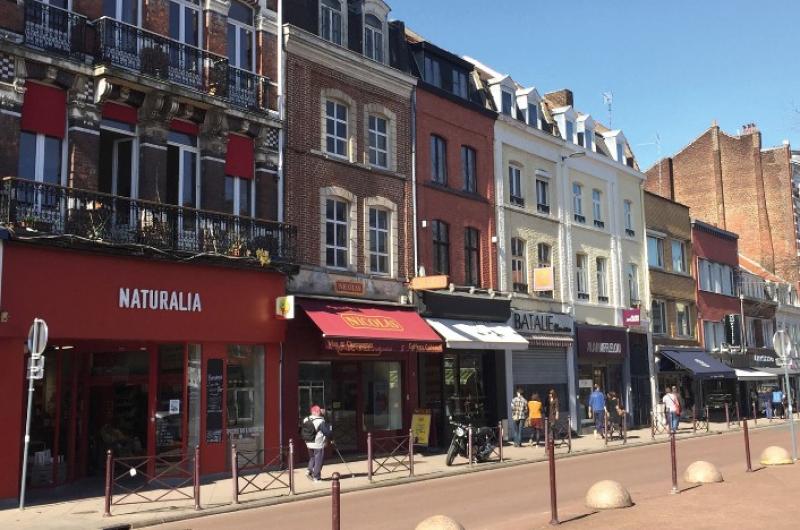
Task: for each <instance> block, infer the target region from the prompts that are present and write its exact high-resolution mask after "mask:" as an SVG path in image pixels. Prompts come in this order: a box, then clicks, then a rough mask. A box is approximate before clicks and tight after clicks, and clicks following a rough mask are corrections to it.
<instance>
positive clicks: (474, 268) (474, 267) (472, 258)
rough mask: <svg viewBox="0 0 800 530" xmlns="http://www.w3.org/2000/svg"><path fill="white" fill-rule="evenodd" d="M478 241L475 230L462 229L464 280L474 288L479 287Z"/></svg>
mask: <svg viewBox="0 0 800 530" xmlns="http://www.w3.org/2000/svg"><path fill="white" fill-rule="evenodd" d="M480 239H481V236H480V232H479V231H478V229H477V228H465V229H464V279H465V280H466V282H467V285H474V286H476V287H480V285H481V271H480V257H479V256H480Z"/></svg>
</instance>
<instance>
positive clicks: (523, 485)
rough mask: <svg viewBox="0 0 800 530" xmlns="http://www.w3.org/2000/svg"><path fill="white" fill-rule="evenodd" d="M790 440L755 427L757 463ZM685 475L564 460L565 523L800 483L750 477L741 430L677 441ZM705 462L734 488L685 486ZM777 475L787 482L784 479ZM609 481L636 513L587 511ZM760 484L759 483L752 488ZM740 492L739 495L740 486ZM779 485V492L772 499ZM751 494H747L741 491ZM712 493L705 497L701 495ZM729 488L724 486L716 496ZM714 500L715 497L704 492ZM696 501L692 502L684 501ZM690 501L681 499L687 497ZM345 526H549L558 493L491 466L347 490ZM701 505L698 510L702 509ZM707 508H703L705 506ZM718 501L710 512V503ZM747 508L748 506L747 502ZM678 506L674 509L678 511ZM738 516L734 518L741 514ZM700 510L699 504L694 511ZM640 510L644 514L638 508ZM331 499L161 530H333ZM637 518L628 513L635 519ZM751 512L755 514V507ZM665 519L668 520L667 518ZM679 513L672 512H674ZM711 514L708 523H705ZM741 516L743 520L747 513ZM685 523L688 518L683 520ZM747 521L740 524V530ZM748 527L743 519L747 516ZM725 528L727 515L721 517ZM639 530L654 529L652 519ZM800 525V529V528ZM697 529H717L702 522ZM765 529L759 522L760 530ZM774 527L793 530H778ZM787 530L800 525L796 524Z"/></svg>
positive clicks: (647, 449) (533, 478)
mask: <svg viewBox="0 0 800 530" xmlns="http://www.w3.org/2000/svg"><path fill="white" fill-rule="evenodd" d="M789 441H790V438H789V435H788V432H787V428H786V427H779V428H770V429H759V430H757V431H751V448H752V454H753V462H754V466H758V463H757V460H758V456H759V454H760V453H761V451H762V450H763V448H765V447H766V446H768V445H781V446H783V447H787V448H788V447H789ZM677 454H678V476H679V486H680V488H681V490H683V492H682V494H681V495H679V496H677V497H675V496H670V495H669V490H670V489H671V471H670V458H669V444H659V445H650V446H644V447H633V448H630V449H625V450H623V451H613V452H607V453H601V454H594V455H585V456H576V457H572V458H567V459H563V460H558V461H557V481H558V496H559V515H560V517H561V520H562V521H565V520H572V522H571V523H570V524H569V525H568V526H569V528H606V527H608V526H606V524H602V525H598V523H599V522H600V521H605V522H606V523H607V524H608V525H609V526H615V527H619V521H623V520H625V518H626V517H627V518H628V519H629V520H630V521H633V520H635V519H637V518H639V519H642V518H645V519H647V520H648V521H650V522H651V523H655V519H658V516H654V515H653V514H654V513H655V512H665V513H667V512H668V511H669V505H668V504H667V503H669V502H672V499H676V502H683V503H684V504H686V503H689V504H688V505H687V506H694V508H691V509H693V510H695V511H699V512H700V513H699V514H693V515H692V516H691V517H690V519H689V521H688V522H692V521H691V519H693V518H695V517H699V519H698V520H706V521H708V518H707V517H706V516H707V515H709V514H713V513H714V512H715V510H714V509H713V506H714V503H715V502H716V501H715V500H714V499H715V497H714V495H717V493H715V490H713V488H720V487H723V486H724V487H727V488H729V491H727V493H725V496H726V498H727V501H728V502H729V503H730V502H733V504H734V505H735V504H736V503H737V500H736V498H734V499H733V501H731V498H730V497H731V495H734V496H736V495H738V496H739V497H738V499H742V498H744V499H750V500H752V501H755V502H754V506H753V508H755V509H756V510H757V509H758V508H759V499H763V497H755V498H754V497H752V496H751V495H749V494H748V492H750V491H752V490H751V489H748V488H750V487H752V488H755V487H756V485H758V487H759V488H760V489H759V490H758V491H760V492H761V495H765V496H767V499H765V500H768V502H769V503H770V505H772V506H774V504H773V503H772V501H769V499H777V498H779V496H780V494H781V491H785V490H782V489H781V490H779V489H778V488H779V486H780V487H781V488H783V487H786V485H787V484H788V483H791V484H796V485H797V486H800V467H798V466H800V464H797V465H795V466H789V467H787V468H784V469H783V470H777V469H769V470H763V471H760V472H758V473H754V474H747V473H745V459H744V444H743V437H742V434H741V432H740V431H736V432H735V433H731V434H725V435H718V436H710V437H704V438H695V439H686V440H680V441H678V443H677ZM695 460H708V461H710V462H712V463H714V464H715V465H716V466H717V467H718V468H719V469H720V471H721V472H722V474H723V476H724V477H725V480H726V483H725V484H724V485H711V486H704V487H703V488H696V489H692V488H691V487H690V486H688V485H687V484H685V483H683V481H682V475H683V470H685V468H686V467H687V466H688V465H689V464H690V463H691V462H693V461H695ZM776 474H778V475H779V476H777V478H776ZM603 479H612V480H617V481H619V482H621V483H622V484H624V485H625V486H626V487H627V488H628V490H629V491H630V493H631V496H632V497H633V499H634V502H635V503H636V504H637V506H635V507H634V508H631V509H629V510H621V511H616V512H613V514H612V515H609V514H610V513H611V512H606V513H602V514H597V515H589V514H590V511H589V510H587V509H586V508H585V507H584V505H583V499H584V496H585V494H586V491H587V489H588V488H589V487H590V486H591V485H592V484H593V483H594V482H596V481H599V480H603ZM748 481H751V482H748ZM737 488H738V489H737ZM772 489H775V490H776V491H774V494H771V492H772ZM739 490H741V491H739ZM700 491H702V492H703V493H702V494H701V493H699V492H700ZM716 491H719V492H722V491H723V490H722V489H719V490H716ZM700 495H705V496H706V497H709V496H710V497H709V498H708V499H706V498H704V497H702V496H700ZM684 497H685V498H686V499H685V500H684V499H683V498H684ZM679 498H680V501H677V499H679ZM341 499H342V500H341V502H342V528H343V529H347V530H351V529H352V530H359V529H365V530H366V529H370V530H375V529H386V530H393V529H397V530H401V529H402V530H409V529H413V528H414V527H415V526H416V524H417V523H418V522H419V521H421V520H423V519H424V518H426V517H428V516H430V515H434V514H446V515H449V516H451V517H454V518H455V519H456V520H458V521H459V522H461V523H462V524H463V525H464V526H465V527H466V528H468V529H470V530H471V529H476V528H481V529H483V528H485V529H490V528H491V529H494V528H497V529H500V528H503V529H516V528H520V529H524V528H544V527H546V526H547V522H548V521H549V520H550V511H549V509H550V493H549V482H548V473H547V464H546V463H536V464H525V465H520V466H515V467H510V468H505V469H497V470H488V471H483V472H479V473H470V474H466V475H460V476H455V477H447V478H441V479H435V480H426V481H421V482H416V483H411V484H405V485H399V486H393V487H387V488H377V489H372V490H367V491H359V492H352V493H347V494H343V495H342V498H341ZM692 503H694V504H692ZM698 503H699V507H698ZM706 503H708V506H709V509H708V510H704V509H703V505H704V504H706ZM739 504H742V503H741V502H739ZM673 508H674V507H673ZM735 508H736V506H733V508H731V509H729V510H728V513H727V517H725V519H728V518H730V517H732V516H733V517H737V516H736V515H735V512H734V511H732V510H733V509H735ZM686 509H690V508H686ZM792 509H793V510H794V515H793V518H791V519H784V521H795V522H796V521H797V520H798V519H797V518H798V517H800V509H798V508H792ZM637 510H638V511H637ZM330 513H331V501H330V498H329V497H325V498H320V499H310V500H305V501H298V502H291V503H287V504H282V505H277V506H271V507H266V508H256V509H252V510H244V511H239V512H234V513H229V514H224V515H215V516H209V517H203V518H198V519H192V520H187V521H182V522H178V523H173V524H169V525H162V526H159V527H157V528H158V530H189V529H191V530H204V529H213V530H217V529H219V528H226V529H227V528H231V529H241V530H248V529H254V530H255V529H259V530H260V529H265V528H276V529H295V528H297V529H311V528H313V529H324V528H330V517H331V516H330ZM626 513H627V514H629V515H628V516H626V515H625V514H626ZM743 513H750V511H746V512H743ZM658 515H661V514H660V513H659V514H658ZM667 515H669V514H667ZM704 517H705V519H704ZM738 517H741V516H738ZM680 519H681V518H680V517H679V520H680ZM736 522H737V520H735V519H734V520H733V521H732V523H733V526H728V527H735V526H737V525H736ZM738 522H740V523H741V522H743V521H742V520H741V519H739V520H738ZM662 523H663V524H664V525H666V526H674V524H676V523H678V521H677V520H675V518H674V516H671V515H669V516H668V517H667V518H666V519H664V520H663V521H661V522H660V523H659V526H661V525H662ZM719 523H720V527H721V526H722V519H720V520H719ZM642 524H644V526H639V525H638V524H636V525H634V526H630V528H642V527H652V526H653V525H651V524H646V523H645V522H644V521H643V522H642ZM792 524H794V523H792ZM692 526H694V527H696V528H699V527H703V528H717V527H718V526H716V524H711V525H710V526H704V525H701V526H697V525H696V524H695V525H692ZM751 527H756V526H751ZM771 528H783V526H780V525H777V526H776V525H774V524H773V525H771ZM786 528H795V526H787V527H786Z"/></svg>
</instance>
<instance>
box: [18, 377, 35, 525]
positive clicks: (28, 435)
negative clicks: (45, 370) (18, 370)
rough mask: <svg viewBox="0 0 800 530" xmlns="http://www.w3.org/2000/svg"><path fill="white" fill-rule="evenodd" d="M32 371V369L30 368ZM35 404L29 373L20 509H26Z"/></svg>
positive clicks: (31, 378)
mask: <svg viewBox="0 0 800 530" xmlns="http://www.w3.org/2000/svg"><path fill="white" fill-rule="evenodd" d="M29 371H30V369H29ZM32 404H33V377H31V374H30V373H28V413H27V415H26V417H25V449H24V450H23V452H22V484H21V485H20V488H19V509H20V510H24V509H25V483H26V482H27V480H26V479H27V478H28V446H29V445H30V443H31V405H32Z"/></svg>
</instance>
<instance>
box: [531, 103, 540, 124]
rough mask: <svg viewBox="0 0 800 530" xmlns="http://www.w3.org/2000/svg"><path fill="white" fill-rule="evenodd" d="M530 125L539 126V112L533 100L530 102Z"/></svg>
mask: <svg viewBox="0 0 800 530" xmlns="http://www.w3.org/2000/svg"><path fill="white" fill-rule="evenodd" d="M528 125H530V126H531V127H534V128H536V127H538V126H539V112H538V109H537V108H536V103H534V102H533V101H530V102H528Z"/></svg>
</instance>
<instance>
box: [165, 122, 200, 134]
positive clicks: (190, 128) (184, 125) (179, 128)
mask: <svg viewBox="0 0 800 530" xmlns="http://www.w3.org/2000/svg"><path fill="white" fill-rule="evenodd" d="M169 128H170V129H171V130H173V131H175V132H179V133H184V134H188V135H191V136H197V135H198V134H200V127H199V126H198V125H197V124H196V123H192V122H190V121H184V120H172V121H171V122H170V124H169Z"/></svg>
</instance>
